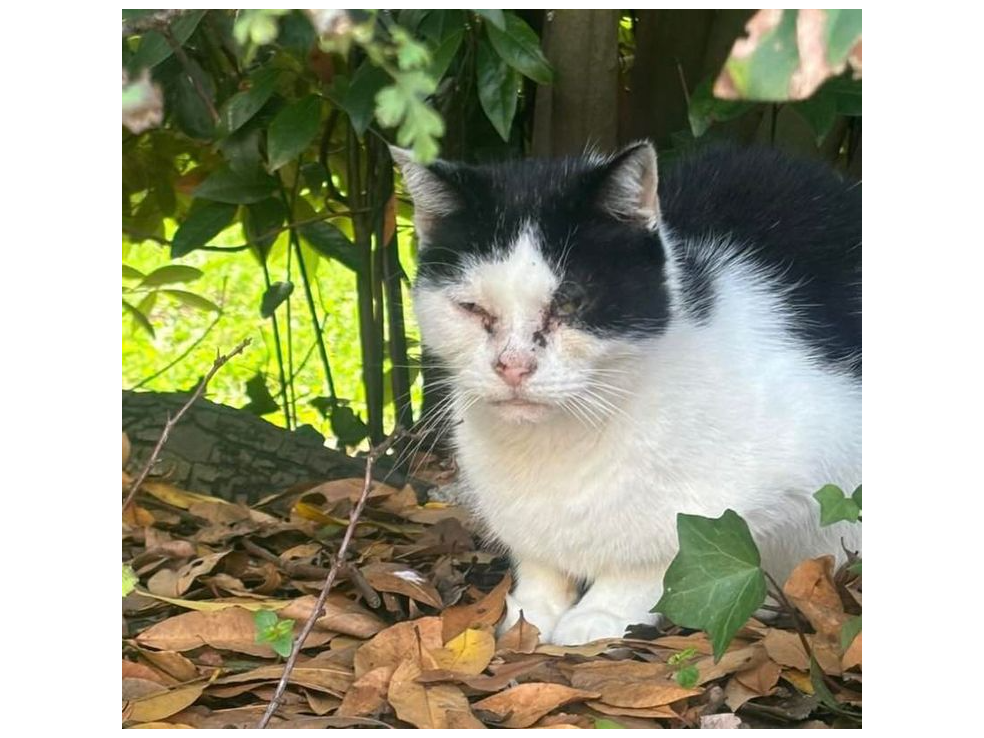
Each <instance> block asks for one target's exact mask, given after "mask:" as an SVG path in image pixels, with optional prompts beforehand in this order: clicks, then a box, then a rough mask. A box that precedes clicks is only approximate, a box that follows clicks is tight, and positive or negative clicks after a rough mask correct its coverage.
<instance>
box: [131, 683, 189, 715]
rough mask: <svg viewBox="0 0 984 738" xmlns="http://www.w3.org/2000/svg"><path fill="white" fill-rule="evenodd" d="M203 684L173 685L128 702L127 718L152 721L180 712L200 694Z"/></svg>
mask: <svg viewBox="0 0 984 738" xmlns="http://www.w3.org/2000/svg"><path fill="white" fill-rule="evenodd" d="M204 689H205V685H204V684H189V685H187V686H184V687H175V688H174V689H171V690H169V691H167V692H163V693H161V694H155V695H152V696H150V697H146V698H144V699H140V700H134V701H133V702H131V703H130V706H131V708H132V709H131V712H130V716H129V719H130V720H135V721H136V722H139V723H147V722H152V721H154V720H161V719H163V718H166V717H170V716H171V715H174V714H175V713H178V712H181V711H182V710H183V709H185V708H186V707H188V705H191V704H194V702H195V700H197V699H198V698H199V697H201V696H202V692H203V691H204Z"/></svg>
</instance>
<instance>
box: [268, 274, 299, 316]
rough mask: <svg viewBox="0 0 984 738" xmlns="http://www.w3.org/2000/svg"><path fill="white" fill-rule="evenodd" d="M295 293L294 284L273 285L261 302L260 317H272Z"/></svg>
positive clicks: (281, 283) (277, 283)
mask: <svg viewBox="0 0 984 738" xmlns="http://www.w3.org/2000/svg"><path fill="white" fill-rule="evenodd" d="M293 291H294V283H293V282H274V283H273V284H271V285H270V286H269V287H268V288H267V291H266V292H264V293H263V299H262V300H261V301H260V315H262V316H263V317H264V318H269V317H270V316H272V315H273V314H274V312H276V310H277V308H278V307H280V306H281V305H282V304H283V303H284V302H285V301H286V300H287V298H288V297H290V294H291V293H292V292H293Z"/></svg>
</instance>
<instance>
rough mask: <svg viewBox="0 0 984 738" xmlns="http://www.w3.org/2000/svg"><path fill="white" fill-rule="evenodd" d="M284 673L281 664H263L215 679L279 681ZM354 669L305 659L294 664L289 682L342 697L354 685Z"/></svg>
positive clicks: (219, 680) (240, 682) (237, 682)
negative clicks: (256, 667)
mask: <svg viewBox="0 0 984 738" xmlns="http://www.w3.org/2000/svg"><path fill="white" fill-rule="evenodd" d="M283 673H284V667H283V665H281V664H273V665H270V666H261V667H259V668H258V669H252V670H251V671H247V672H244V673H242V674H232V675H230V676H227V677H223V678H221V679H218V680H216V681H215V683H216V684H243V683H245V682H262V681H273V682H275V681H278V680H279V679H280V677H281V676H282V675H283ZM353 678H354V677H353V675H352V670H351V669H347V668H345V667H344V666H339V665H338V664H332V663H329V662H325V661H317V662H315V661H305V662H303V663H299V664H297V665H295V666H294V668H293V669H292V670H291V672H290V678H289V680H288V683H290V684H297V685H300V686H302V687H307V688H308V689H317V690H320V691H322V692H328V693H329V694H333V695H336V696H338V697H341V696H342V695H344V694H345V692H346V690H348V688H349V687H350V686H351V685H352V681H353Z"/></svg>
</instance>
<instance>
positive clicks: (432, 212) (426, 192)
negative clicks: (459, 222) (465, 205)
mask: <svg viewBox="0 0 984 738" xmlns="http://www.w3.org/2000/svg"><path fill="white" fill-rule="evenodd" d="M389 150H390V156H392V157H393V161H394V162H395V163H396V165H397V166H398V167H400V171H401V172H403V182H404V184H405V185H406V187H407V191H408V192H409V193H410V197H411V198H413V211H414V223H415V225H416V227H417V234H418V236H424V235H426V234H427V231H428V230H429V229H430V228H431V227H432V226H433V224H434V222H435V221H436V220H438V219H440V218H443V217H445V216H448V215H450V214H451V213H453V212H455V211H456V210H458V209H459V208H460V207H461V200H460V198H459V197H458V195H457V194H456V193H455V189H454V186H453V185H452V184H451V183H450V182H449V181H448V180H447V179H445V177H444V176H442V173H441V169H442V168H447V167H448V165H447V164H446V163H445V162H442V161H438V162H436V163H434V164H432V165H429V166H428V165H424V164H420V163H419V162H417V161H415V160H414V158H413V153H412V152H411V151H409V150H408V149H400V148H397V147H396V146H390V147H389Z"/></svg>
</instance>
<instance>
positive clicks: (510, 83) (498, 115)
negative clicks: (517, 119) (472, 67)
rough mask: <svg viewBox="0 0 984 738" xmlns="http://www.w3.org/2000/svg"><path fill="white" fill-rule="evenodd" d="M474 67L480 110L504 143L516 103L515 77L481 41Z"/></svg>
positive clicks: (516, 78)
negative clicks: (476, 76)
mask: <svg viewBox="0 0 984 738" xmlns="http://www.w3.org/2000/svg"><path fill="white" fill-rule="evenodd" d="M476 68H477V73H478V99H479V100H480V101H481V103H482V110H484V111H485V115H486V116H487V117H488V119H489V121H491V123H492V125H493V126H495V130H496V132H497V133H498V134H499V135H500V136H502V140H503V141H508V140H509V133H510V131H511V130H512V122H513V117H514V116H515V115H516V103H517V101H518V100H519V84H520V79H519V75H518V74H516V72H514V71H513V70H512V69H510V68H509V65H508V64H506V62H505V61H504V60H503V59H502V58H501V57H498V56H496V54H495V52H494V51H493V50H492V47H491V46H489V45H488V44H487V43H486V42H485V41H484V40H483V41H479V42H478V51H477V55H476Z"/></svg>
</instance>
